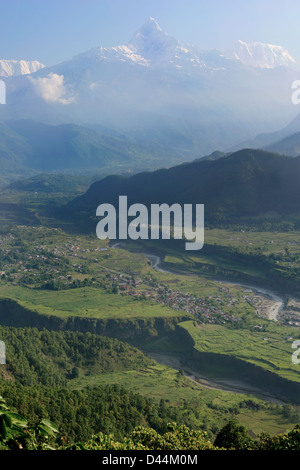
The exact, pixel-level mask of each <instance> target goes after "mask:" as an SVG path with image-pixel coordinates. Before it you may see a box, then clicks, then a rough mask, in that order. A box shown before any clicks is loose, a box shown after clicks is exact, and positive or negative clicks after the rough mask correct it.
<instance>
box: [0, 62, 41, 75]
mask: <svg viewBox="0 0 300 470" xmlns="http://www.w3.org/2000/svg"><path fill="white" fill-rule="evenodd" d="M44 67H45V65H43V64H41V63H40V62H39V61H38V60H5V59H1V60H0V77H12V76H17V75H28V74H31V73H34V72H36V71H37V70H40V69H42V68H44Z"/></svg>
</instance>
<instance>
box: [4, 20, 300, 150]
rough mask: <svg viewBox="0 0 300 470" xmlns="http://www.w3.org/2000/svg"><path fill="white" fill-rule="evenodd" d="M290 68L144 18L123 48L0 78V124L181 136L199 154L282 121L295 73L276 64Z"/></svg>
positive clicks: (277, 51)
mask: <svg viewBox="0 0 300 470" xmlns="http://www.w3.org/2000/svg"><path fill="white" fill-rule="evenodd" d="M255 44H256V43H255ZM2 62H3V61H2ZM7 62H11V61H7ZM291 63H294V62H293V59H292V58H291V56H290V55H289V54H288V52H287V51H285V49H284V48H281V47H279V46H269V45H260V46H259V47H257V46H254V45H247V44H246V43H242V42H241V41H239V42H238V43H237V45H236V47H235V49H234V51H233V50H232V51H231V53H230V54H225V53H222V52H221V51H217V50H203V49H201V48H200V47H198V46H193V45H186V44H184V43H181V42H179V41H178V40H176V39H175V38H173V37H171V36H170V35H168V34H167V33H166V32H164V31H163V30H162V28H161V27H160V26H159V24H158V23H157V22H156V21H155V19H154V18H149V19H148V20H147V21H146V23H145V24H144V25H143V26H142V27H141V28H140V29H139V30H138V31H136V33H135V34H134V35H133V37H132V38H131V40H130V41H129V42H128V43H127V44H125V45H117V46H114V47H94V48H92V49H90V50H88V51H86V52H83V53H81V54H78V55H76V56H75V57H73V58H72V59H70V60H66V61H64V62H61V63H59V64H56V65H53V66H51V67H44V68H39V70H37V71H36V72H35V73H34V74H32V75H29V76H26V75H25V76H23V75H19V76H18V77H9V78H8V79H7V80H6V85H7V96H8V97H9V106H2V107H0V119H1V118H2V119H32V120H42V121H43V122H47V123H62V122H72V123H79V124H81V125H100V126H105V127H106V128H111V129H116V130H117V131H118V132H121V133H125V132H129V133H130V132H132V135H133V136H134V138H136V136H138V138H139V139H142V138H143V137H142V136H146V138H148V137H149V135H152V136H153V138H152V137H151V139H150V142H152V141H158V140H160V139H165V140H168V139H169V142H170V143H172V142H173V141H174V135H183V136H184V138H185V139H186V141H187V142H196V143H197V145H196V144H193V143H191V145H195V148H197V149H198V150H199V149H200V148H201V149H203V152H205V153H207V152H210V151H213V150H215V148H222V149H223V148H225V147H228V148H230V147H231V146H233V145H235V144H236V143H237V142H241V141H242V140H245V139H246V138H248V136H249V135H255V134H257V133H258V132H261V131H263V132H268V131H269V130H270V129H272V128H276V127H282V126H281V123H282V122H283V121H284V120H285V119H286V120H288V119H290V115H291V114H293V113H294V112H295V107H294V105H293V104H292V102H291V83H293V81H294V80H296V79H297V78H298V74H297V73H296V71H294V70H292V69H291V68H290V67H277V66H276V65H280V64H281V65H290V64H291ZM0 64H1V61H0ZM245 64H246V65H247V66H245ZM249 64H251V65H254V66H255V68H254V67H249ZM41 67H42V66H41ZM265 67H268V69H266V68H265ZM0 70H1V69H0ZM32 71H33V70H32V69H30V71H29V72H32ZM17 73H20V71H19V72H17ZM23 73H24V72H23ZM27 73H28V72H27ZM11 74H12V72H10V75H11ZM7 75H9V73H8V72H7ZM170 136H172V137H170ZM175 140H176V139H175ZM184 145H187V144H186V143H185V144H184Z"/></svg>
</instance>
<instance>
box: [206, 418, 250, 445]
mask: <svg viewBox="0 0 300 470" xmlns="http://www.w3.org/2000/svg"><path fill="white" fill-rule="evenodd" d="M214 445H215V446H216V447H221V448H225V449H235V450H249V449H253V448H254V447H255V441H254V440H253V439H251V438H250V436H249V435H248V431H247V429H246V428H245V427H244V426H241V425H239V424H238V422H237V421H235V420H230V421H229V422H228V423H227V424H226V425H225V426H223V428H222V429H221V430H220V431H219V432H218V434H217V436H216V439H215V442H214Z"/></svg>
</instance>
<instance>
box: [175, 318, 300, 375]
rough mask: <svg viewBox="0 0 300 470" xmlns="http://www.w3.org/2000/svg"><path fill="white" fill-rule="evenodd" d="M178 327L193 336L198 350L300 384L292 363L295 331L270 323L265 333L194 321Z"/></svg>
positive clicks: (296, 335) (294, 365)
mask: <svg viewBox="0 0 300 470" xmlns="http://www.w3.org/2000/svg"><path fill="white" fill-rule="evenodd" d="M180 326H181V327H182V328H184V329H186V331H187V332H188V333H189V335H190V336H191V337H192V339H193V341H194V343H195V349H197V350H198V351H201V352H209V353H213V354H224V355H229V356H233V357H236V358H238V359H242V360H243V361H247V362H250V363H252V364H255V365H257V366H259V367H262V368H264V369H266V370H269V371H271V372H274V373H276V374H278V375H279V376H281V377H284V378H286V379H288V380H292V381H295V382H300V370H299V365H297V364H293V362H292V353H293V352H294V350H293V349H292V347H291V345H292V341H293V339H296V338H299V331H298V330H296V329H295V328H290V329H289V328H280V327H278V326H276V325H272V324H270V325H269V327H268V329H267V331H257V332H256V331H249V330H247V329H237V330H234V329H231V328H226V327H225V326H220V325H197V326H196V327H195V325H194V322H183V323H181V324H180ZM293 335H294V336H293Z"/></svg>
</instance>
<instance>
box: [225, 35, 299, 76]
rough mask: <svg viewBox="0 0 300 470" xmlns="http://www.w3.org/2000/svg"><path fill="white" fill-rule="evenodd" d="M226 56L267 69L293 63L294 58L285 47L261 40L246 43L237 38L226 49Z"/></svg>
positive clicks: (290, 65) (292, 64)
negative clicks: (227, 49)
mask: <svg viewBox="0 0 300 470" xmlns="http://www.w3.org/2000/svg"><path fill="white" fill-rule="evenodd" d="M226 56H227V57H228V58H230V59H236V60H239V61H240V62H242V64H244V65H250V66H252V67H260V68H267V69H271V68H275V67H282V66H283V67H292V66H294V65H295V59H294V58H293V57H292V56H291V55H290V53H289V52H288V50H287V49H285V48H284V47H282V46H274V45H273V44H263V43H261V42H252V43H246V42H243V41H241V40H239V41H237V42H236V43H235V44H234V46H233V48H232V49H231V50H230V51H227V53H226Z"/></svg>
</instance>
